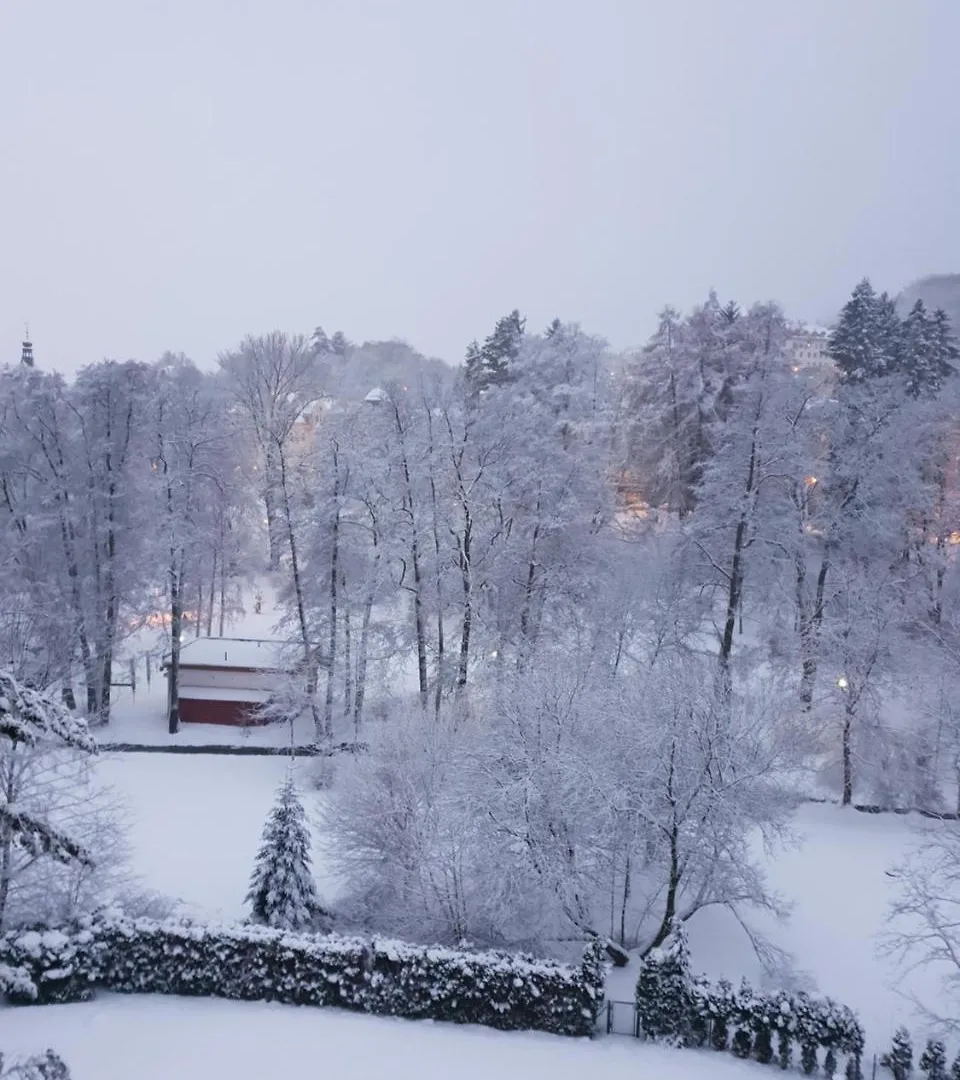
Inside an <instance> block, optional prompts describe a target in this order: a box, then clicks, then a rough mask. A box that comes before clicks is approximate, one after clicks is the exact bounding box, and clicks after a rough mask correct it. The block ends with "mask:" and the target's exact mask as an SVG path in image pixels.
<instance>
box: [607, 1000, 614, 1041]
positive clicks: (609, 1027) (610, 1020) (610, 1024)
mask: <svg viewBox="0 0 960 1080" xmlns="http://www.w3.org/2000/svg"><path fill="white" fill-rule="evenodd" d="M612 1030H613V1002H612V1001H608V1002H607V1034H608V1035H609V1034H610V1032H611V1031H612Z"/></svg>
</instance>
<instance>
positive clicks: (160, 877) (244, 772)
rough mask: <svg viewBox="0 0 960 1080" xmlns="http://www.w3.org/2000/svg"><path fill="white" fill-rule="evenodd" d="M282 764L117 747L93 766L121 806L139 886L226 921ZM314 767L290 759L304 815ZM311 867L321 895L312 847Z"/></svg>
mask: <svg viewBox="0 0 960 1080" xmlns="http://www.w3.org/2000/svg"><path fill="white" fill-rule="evenodd" d="M289 767H290V762H289V760H288V759H285V758H275V757H233V756H230V757H227V756H223V757H221V756H214V755H208V754H203V755H200V754H197V755H180V754H177V755H173V754H119V753H118V754H110V755H105V756H104V757H103V759H102V760H101V761H99V762H98V763H97V766H96V768H97V770H98V776H99V779H100V780H101V781H102V782H104V783H105V784H108V785H110V787H112V788H113V789H114V790H115V791H116V793H117V794H118V795H120V796H121V797H122V798H123V800H124V801H125V803H126V804H127V806H128V807H129V810H130V815H129V827H130V834H129V839H130V845H131V847H132V849H133V850H132V863H133V865H132V870H133V872H134V874H136V875H137V876H138V878H139V879H140V882H141V885H142V886H143V887H144V888H145V889H149V890H152V891H156V892H160V893H163V894H164V895H166V896H169V897H171V898H173V899H176V900H179V901H181V902H182V903H183V904H184V905H185V908H186V910H187V911H188V912H190V913H194V914H197V915H203V916H211V917H218V918H225V919H231V920H233V919H240V918H242V917H243V916H244V910H243V898H244V896H245V894H246V891H247V883H248V880H249V877H250V871H251V869H252V868H253V860H254V856H255V855H256V851H257V847H258V846H259V841H260V831H261V829H262V828H263V823H264V820H265V819H266V816H267V813H268V811H269V809H270V807H271V805H272V803H273V798H274V795H275V794H276V790H277V787H278V786H279V784H280V783H281V781H282V780H283V778H284V777H285V776H286V771H287V769H288V768H289ZM315 767H316V763H315V761H314V760H313V759H309V760H306V759H305V760H298V761H295V762H294V764H293V768H294V776H295V777H296V778H297V782H298V786H299V787H300V789H301V793H302V795H303V799H304V803H305V805H306V807H307V810H308V813H310V812H312V811H315V810H316V808H317V807H318V806H319V798H320V796H319V793H318V792H316V791H315V790H314V789H313V787H312V784H311V783H310V779H309V772H310V770H311V769H312V768H315ZM314 870H315V872H316V877H317V880H318V884H319V887H320V890H321V895H322V896H323V897H324V898H326V899H329V898H330V895H331V892H332V891H333V887H334V886H333V884H332V882H331V881H330V880H329V878H328V876H327V875H326V874H325V872H324V869H323V864H322V860H321V858H320V856H319V853H318V852H314Z"/></svg>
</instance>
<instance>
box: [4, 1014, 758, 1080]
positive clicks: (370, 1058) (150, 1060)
mask: <svg viewBox="0 0 960 1080" xmlns="http://www.w3.org/2000/svg"><path fill="white" fill-rule="evenodd" d="M0 1046H2V1047H3V1049H4V1051H5V1052H7V1053H10V1054H23V1055H25V1054H27V1053H30V1052H35V1051H37V1050H39V1049H42V1048H46V1047H47V1046H50V1047H53V1048H55V1049H56V1050H57V1052H58V1053H59V1054H60V1055H61V1056H62V1057H63V1058H64V1059H65V1060H66V1062H67V1063H68V1064H69V1066H70V1068H71V1070H72V1075H73V1077H74V1080H129V1078H130V1077H136V1078H137V1080H170V1078H171V1077H177V1080H210V1078H211V1077H229V1078H230V1080H263V1078H264V1077H294V1076H313V1075H315V1074H316V1075H318V1076H325V1077H331V1078H337V1080H339V1078H340V1077H349V1078H350V1080H382V1078H383V1077H390V1078H391V1080H449V1078H450V1077H451V1076H456V1077H457V1080H490V1077H524V1078H525V1080H539V1078H543V1080H547V1078H550V1080H583V1078H584V1077H589V1078H590V1080H625V1078H627V1077H649V1078H653V1077H655V1078H656V1080H748V1077H750V1076H758V1075H759V1073H758V1071H757V1070H758V1069H759V1068H760V1067H759V1066H757V1065H749V1064H744V1063H742V1062H739V1061H736V1060H735V1059H733V1058H731V1057H730V1056H729V1055H727V1054H716V1053H711V1052H709V1051H694V1050H670V1049H667V1048H665V1047H657V1046H647V1045H645V1044H643V1043H640V1042H638V1041H637V1040H635V1039H632V1038H624V1037H619V1036H615V1035H612V1036H609V1037H604V1038H601V1039H596V1040H588V1039H569V1038H563V1037H561V1036H554V1035H541V1034H532V1033H526V1032H523V1033H520V1032H516V1033H514V1032H510V1033H505V1032H498V1031H491V1030H489V1029H486V1028H479V1027H467V1026H464V1027H461V1026H458V1025H454V1024H437V1023H432V1022H429V1021H411V1020H397V1019H391V1018H381V1017H370V1016H359V1015H354V1014H352V1013H347V1012H341V1011H339V1010H336V1009H315V1008H310V1007H309V1006H304V1007H300V1008H298V1007H296V1006H291V1005H275V1004H266V1003H261V1002H236V1001H219V1000H213V999H207V998H172V997H171V998H168V997H153V996H132V997H122V996H113V995H102V996H101V997H99V998H98V999H97V1000H96V1001H93V1002H90V1003H88V1004H84V1005H48V1006H42V1007H35V1008H24V1007H21V1008H17V1009H14V1008H6V1009H0Z"/></svg>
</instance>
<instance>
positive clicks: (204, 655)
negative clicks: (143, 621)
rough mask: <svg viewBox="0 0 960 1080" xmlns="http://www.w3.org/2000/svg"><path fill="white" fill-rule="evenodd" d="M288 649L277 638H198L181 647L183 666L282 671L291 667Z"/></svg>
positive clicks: (285, 643) (181, 663) (283, 642)
mask: <svg viewBox="0 0 960 1080" xmlns="http://www.w3.org/2000/svg"><path fill="white" fill-rule="evenodd" d="M286 646H287V642H285V641H279V640H276V639H271V640H267V639H261V638H227V637H223V638H219V637H199V638H194V640H193V641H187V642H184V644H183V645H181V647H180V666H181V667H216V668H233V669H240V670H247V671H281V670H283V669H285V668H287V667H288V666H289V664H288V663H287V661H286V660H285V657H284V653H285V650H286Z"/></svg>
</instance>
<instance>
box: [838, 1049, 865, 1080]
mask: <svg viewBox="0 0 960 1080" xmlns="http://www.w3.org/2000/svg"><path fill="white" fill-rule="evenodd" d="M843 1075H844V1080H863V1069H862V1068H861V1067H860V1056H859V1055H858V1054H849V1055H847V1064H846V1067H845V1068H844V1070H843Z"/></svg>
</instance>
